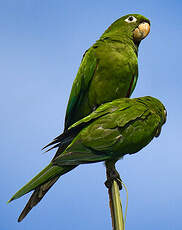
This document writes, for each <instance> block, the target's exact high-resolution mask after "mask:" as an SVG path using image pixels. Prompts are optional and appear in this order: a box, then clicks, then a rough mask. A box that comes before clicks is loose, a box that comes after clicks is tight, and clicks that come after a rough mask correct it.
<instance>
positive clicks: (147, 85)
mask: <svg viewBox="0 0 182 230" xmlns="http://www.w3.org/2000/svg"><path fill="white" fill-rule="evenodd" d="M181 10H182V2H181V1H179V0H178V1H175V0H174V1H150V2H149V1H137V2H136V1H126V2H123V1H119V0H115V1H95V0H93V1H81V0H77V1H73V0H68V1H62V0H60V1H58V0H57V1H56V0H53V1H47V0H44V1H43V0H31V1H30V0H29V1H28V0H26V1H25V0H24V1H23V0H19V1H10V0H7V1H0V77H1V84H0V98H1V99H0V105H1V116H0V121H1V130H0V136H1V138H0V140H1V145H0V152H1V159H2V160H1V167H0V173H1V197H0V213H1V221H0V229H2V230H10V229H13V230H16V229H19V230H21V229H23V230H29V229H38V228H39V229H44V230H48V229H50V228H52V229H55V230H56V229H67V230H71V229H73V228H74V229H79V230H82V229H87V230H89V229H93V228H94V229H105V230H109V229H111V220H110V213H109V206H108V194H107V190H106V188H105V186H104V181H105V169H104V166H103V163H99V164H92V165H83V166H80V167H78V168H77V169H75V170H73V171H72V172H71V173H68V174H67V175H65V176H64V177H62V179H60V180H59V182H58V183H57V184H56V185H55V186H54V187H53V188H52V189H51V190H50V191H49V192H48V194H47V196H46V197H45V198H44V199H43V200H42V202H40V204H39V205H37V207H36V208H34V209H33V210H32V211H31V212H30V214H29V215H28V216H27V218H26V219H25V220H24V221H23V222H22V223H19V224H18V223H17V217H18V215H19V213H20V211H21V210H22V208H23V207H24V205H25V203H26V201H27V199H28V197H29V194H28V195H26V196H25V197H23V198H21V199H19V200H17V201H14V202H12V203H11V204H9V205H7V204H6V201H7V200H8V199H9V198H10V197H11V196H12V195H13V193H14V192H16V191H17V190H18V189H19V188H20V187H21V186H22V185H24V184H25V183H26V182H27V181H28V180H29V179H31V178H32V177H33V176H34V175H35V174H36V173H37V172H39V171H40V170H41V169H42V168H43V167H44V166H45V165H46V164H47V163H48V162H49V161H50V159H51V157H52V156H53V153H47V154H44V155H43V154H42V153H41V150H40V149H41V147H43V145H45V144H47V143H48V142H49V141H50V140H52V139H53V138H54V137H55V136H57V135H58V134H59V133H60V132H61V131H62V130H63V122H64V115H65V110H66V105H67V101H68V97H69V93H70V90H71V86H72V82H73V79H74V78H75V75H76V73H77V70H78V67H79V64H80V61H81V58H82V55H83V53H84V51H85V50H86V49H88V48H89V47H90V46H91V45H92V44H93V43H94V42H95V41H96V40H97V39H98V38H99V36H100V35H101V34H102V33H103V32H104V30H105V29H106V28H107V27H108V26H109V25H110V24H111V23H112V22H113V21H115V20H116V19H118V18H119V17H121V16H123V15H125V14H128V13H140V14H143V15H145V16H146V17H148V18H149V19H150V20H151V33H150V34H149V36H148V37H147V38H146V39H145V40H144V41H142V43H141V45H140V48H139V80H138V83H137V87H136V89H135V91H134V93H133V95H132V97H139V96H145V95H151V96H155V97H157V98H159V99H160V100H161V101H162V102H163V103H164V104H165V106H166V108H167V110H168V120H167V123H166V125H165V126H164V127H163V130H162V133H161V136H160V137H159V138H158V139H155V140H153V141H152V143H151V144H149V145H148V146H147V147H146V148H144V149H143V150H142V151H140V152H139V153H137V154H135V155H132V156H126V157H125V158H124V159H123V160H120V161H119V162H118V163H117V168H118V171H119V172H120V175H121V177H122V179H123V181H124V182H125V184H126V185H127V187H128V190H129V207H128V215H127V223H126V230H127V229H140V230H142V229H148V230H150V229H151V230H153V229H165V230H171V229H174V230H179V229H181V206H182V194H181V190H182V183H181V174H182V167H181V162H182V155H181V146H180V143H181V139H182V134H181V113H182V109H181V85H182V78H181V52H182V50H181V37H182V23H181V21H182V16H181ZM121 197H122V199H123V200H125V194H124V192H121Z"/></svg>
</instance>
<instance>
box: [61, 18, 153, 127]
mask: <svg viewBox="0 0 182 230" xmlns="http://www.w3.org/2000/svg"><path fill="white" fill-rule="evenodd" d="M149 31H150V21H149V20H148V19H147V18H146V17H144V16H142V15H139V14H129V15H126V16H124V17H121V18H119V19H118V20H117V21H115V22H114V23H112V25H111V26H110V27H109V28H108V29H107V30H106V31H105V32H104V33H103V34H102V36H101V37H100V39H99V40H98V41H97V42H96V43H95V44H94V45H93V46H91V47H90V49H88V50H87V51H86V52H85V54H84V56H83V59H82V62H81V64H80V67H79V69H78V73H77V75H76V78H75V80H74V82H73V86H72V89H71V94H70V97H69V101H68V106H67V110H66V117H65V129H67V128H68V127H69V126H70V125H72V124H73V123H75V122H76V121H78V120H80V119H81V118H83V117H85V116H87V115H88V114H90V113H91V112H92V111H94V110H95V109H96V108H97V107H98V106H99V105H101V104H103V103H105V102H109V101H113V100H114V99H118V98H122V97H130V96H131V94H132V92H133V90H134V88H135V85H136V82H137V78H138V58H137V56H138V47H139V44H140V42H141V40H142V39H144V38H145V37H146V36H147V35H148V33H149Z"/></svg>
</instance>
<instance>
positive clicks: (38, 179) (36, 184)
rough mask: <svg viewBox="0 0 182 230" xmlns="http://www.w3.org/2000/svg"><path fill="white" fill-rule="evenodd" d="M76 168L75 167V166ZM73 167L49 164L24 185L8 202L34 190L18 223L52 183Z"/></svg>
mask: <svg viewBox="0 0 182 230" xmlns="http://www.w3.org/2000/svg"><path fill="white" fill-rule="evenodd" d="M76 166H77V165H76ZM76 166H75V165H74V166H70V165H68V166H61V167H60V166H56V165H53V163H52V162H51V163H50V164H49V165H48V166H47V167H45V168H44V169H43V170H42V171H41V172H40V173H38V174H37V175H36V176H35V177H34V178H33V179H32V180H31V181H29V182H28V183H27V184H26V185H24V186H23V187H22V188H21V189H20V190H19V191H18V192H17V193H15V195H13V197H12V198H11V199H10V200H9V201H8V202H11V201H12V200H15V199H18V198H19V197H21V196H23V195H25V194H26V193H28V192H30V191H32V190H34V192H33V194H32V195H31V197H30V199H29V201H28V203H27V204H26V206H25V208H24V209H23V211H22V213H21V214H20V216H19V218H18V222H20V221H22V220H23V219H24V217H25V216H26V215H27V214H28V213H29V212H30V210H31V209H32V208H33V207H34V206H35V205H36V204H38V203H39V201H40V200H41V199H42V198H43V197H44V195H45V194H46V193H47V192H48V190H49V189H50V188H51V187H52V186H53V185H54V183H55V182H56V181H57V180H58V179H59V177H60V176H62V175H63V174H65V173H67V172H69V171H71V170H72V169H74V168H75V167H76Z"/></svg>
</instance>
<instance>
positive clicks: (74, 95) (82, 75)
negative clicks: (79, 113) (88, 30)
mask: <svg viewBox="0 0 182 230" xmlns="http://www.w3.org/2000/svg"><path fill="white" fill-rule="evenodd" d="M97 63H98V61H97V58H96V57H95V55H94V52H93V48H90V49H89V50H87V51H86V52H85V54H84V55H83V59H82V62H81V65H80V67H79V70H78V73H77V76H76V78H75V80H74V82H73V86H72V89H71V93H70V97H69V101H68V106H67V110H66V117H65V129H67V128H68V127H69V126H70V124H72V121H71V120H72V119H73V117H74V115H75V114H74V113H75V109H76V108H78V107H80V104H81V103H82V99H83V98H84V96H85V94H86V92H87V91H88V87H89V84H90V82H91V80H92V78H93V76H94V73H95V71H96V68H97Z"/></svg>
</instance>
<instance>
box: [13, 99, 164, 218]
mask: <svg viewBox="0 0 182 230" xmlns="http://www.w3.org/2000/svg"><path fill="white" fill-rule="evenodd" d="M165 121H166V110H165V107H164V106H163V104H162V103H161V102H160V101H159V100H157V99H155V98H153V97H149V96H147V97H141V98H136V99H129V98H121V99H117V100H114V101H112V102H108V103H105V104H103V105H101V106H100V107H98V108H97V109H96V110H95V111H94V112H92V113H91V114H90V115H88V116H87V117H85V118H83V119H81V120H79V121H78V122H76V123H74V124H73V125H72V126H71V127H69V128H68V129H67V130H65V131H64V132H63V133H62V134H61V135H60V136H58V137H56V138H55V139H54V140H53V141H52V142H51V143H50V144H48V145H47V146H45V148H46V147H49V146H51V145H53V147H52V148H56V147H58V150H57V152H56V155H55V157H54V158H53V160H52V161H51V162H50V164H49V165H48V166H47V167H46V168H45V169H43V170H42V171H41V172H40V173H39V174H38V175H36V176H35V177H34V178H33V179H32V180H31V181H30V182H28V183H27V184H26V185H25V186H24V187H22V188H21V189H20V190H19V191H18V192H17V193H16V194H15V195H14V196H13V197H12V198H11V199H10V200H9V202H10V201H12V200H15V199H17V198H19V197H21V196H23V195H24V194H26V193H28V192H30V191H32V190H34V192H33V194H32V196H31V197H30V199H29V201H28V203H27V205H26V206H25V208H24V210H23V211H22V213H21V215H20V217H19V219H18V221H21V220H22V219H23V218H24V217H25V216H26V215H27V214H28V212H29V211H30V210H31V209H32V208H33V207H34V206H35V205H36V204H37V203H38V202H39V201H40V200H41V199H42V198H43V196H44V195H45V194H46V192H47V191H48V190H49V189H50V188H51V186H52V185H53V184H54V183H55V182H56V181H57V180H58V179H59V177H60V176H62V175H63V174H65V173H67V172H69V171H70V170H72V169H74V168H75V167H77V166H78V165H80V164H88V163H95V162H100V161H105V162H106V167H107V175H108V180H107V181H106V185H107V186H110V185H109V184H110V182H111V181H112V180H113V179H117V178H118V177H119V174H118V173H117V171H116V169H115V167H114V164H115V162H116V161H117V160H118V159H120V158H122V157H123V156H124V155H125V154H134V153H136V152H138V151H139V150H141V149H142V148H143V147H145V146H146V145H147V144H149V142H150V141H151V140H152V139H153V138H154V137H158V136H159V134H160V132H161V127H162V125H163V124H164V123H165ZM52 148H51V149H52ZM109 178H110V179H109Z"/></svg>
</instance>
